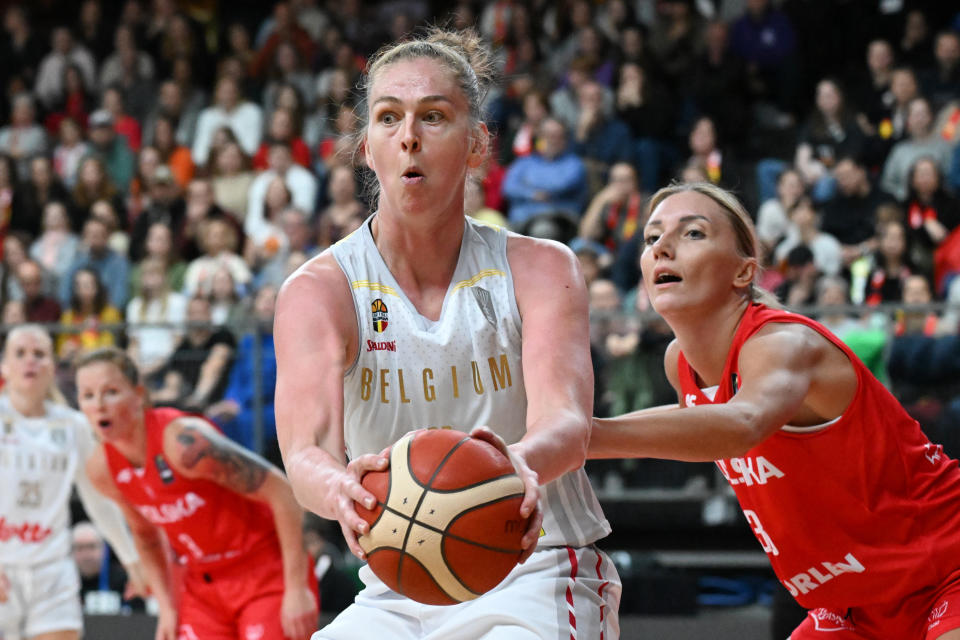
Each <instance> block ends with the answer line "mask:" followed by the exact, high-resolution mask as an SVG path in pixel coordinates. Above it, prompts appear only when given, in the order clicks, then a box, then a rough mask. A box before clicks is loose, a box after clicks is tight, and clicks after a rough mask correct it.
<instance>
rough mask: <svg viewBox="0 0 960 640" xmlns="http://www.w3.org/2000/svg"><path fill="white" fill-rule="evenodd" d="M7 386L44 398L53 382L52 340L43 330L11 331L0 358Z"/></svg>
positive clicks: (27, 394)
mask: <svg viewBox="0 0 960 640" xmlns="http://www.w3.org/2000/svg"><path fill="white" fill-rule="evenodd" d="M0 373H2V374H3V379H4V381H5V383H6V385H7V387H8V388H9V389H10V390H11V391H13V392H14V393H17V394H22V395H25V396H28V397H31V398H35V399H37V398H42V397H43V396H44V395H45V394H46V392H47V389H49V388H50V385H51V384H53V373H54V362H53V343H52V342H51V341H50V336H48V335H47V334H46V333H44V332H43V331H40V330H34V329H20V330H16V331H13V332H11V334H10V337H9V338H8V339H7V344H6V347H5V348H4V350H3V360H2V361H0Z"/></svg>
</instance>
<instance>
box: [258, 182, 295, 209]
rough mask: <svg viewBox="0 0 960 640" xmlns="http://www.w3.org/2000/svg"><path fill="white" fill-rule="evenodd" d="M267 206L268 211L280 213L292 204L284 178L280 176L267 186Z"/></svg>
mask: <svg viewBox="0 0 960 640" xmlns="http://www.w3.org/2000/svg"><path fill="white" fill-rule="evenodd" d="M264 200H265V204H266V205H267V210H268V211H271V212H272V211H278V210H280V209H283V208H285V207H286V206H287V205H289V204H290V192H289V191H287V187H286V185H284V184H283V178H280V177H279V176H278V177H276V178H274V179H273V180H271V181H270V184H269V185H267V194H266V197H265V199H264Z"/></svg>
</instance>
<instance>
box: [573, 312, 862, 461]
mask: <svg viewBox="0 0 960 640" xmlns="http://www.w3.org/2000/svg"><path fill="white" fill-rule="evenodd" d="M675 349H676V347H675V345H671V350H673V351H674V353H673V364H672V372H671V364H670V356H671V350H668V354H667V371H668V372H670V376H669V377H672V381H673V382H674V386H675V387H677V386H678V385H677V384H676V382H675V381H676V353H675ZM739 364H740V378H741V380H742V386H741V388H740V390H739V391H738V392H737V394H736V395H735V396H734V397H733V398H732V399H731V400H730V401H729V402H726V403H723V404H711V405H704V406H686V407H680V408H677V407H657V408H653V409H646V410H643V411H638V412H634V413H631V414H628V415H625V416H620V417H617V418H610V419H606V420H602V419H597V420H594V427H593V436H592V439H593V441H592V442H591V445H590V457H592V458H613V457H620V458H665V459H668V460H684V461H688V462H706V461H712V460H718V459H722V458H731V457H736V456H741V455H743V454H744V453H746V452H747V451H749V450H750V449H751V448H753V447H754V446H756V445H757V444H759V443H760V442H762V441H763V440H765V439H766V438H767V437H769V436H771V435H772V434H773V433H775V432H776V431H777V430H778V429H780V428H781V427H782V426H783V425H785V424H789V423H791V422H793V421H794V420H795V419H796V418H798V417H801V420H800V421H801V422H806V421H809V420H814V421H817V422H826V421H829V420H831V419H833V418H835V417H837V416H839V415H840V414H842V413H843V411H844V409H846V407H847V405H848V404H849V403H850V401H851V400H852V399H853V396H854V394H855V393H856V389H857V376H856V372H855V371H854V369H853V366H852V365H851V363H850V361H849V360H848V359H847V357H846V355H844V354H843V352H842V351H840V350H839V349H838V348H836V347H834V346H833V345H832V344H830V343H829V342H828V341H827V340H826V339H825V338H823V337H822V336H820V335H819V334H818V333H816V332H815V331H814V330H812V329H809V328H807V327H804V326H802V325H796V324H793V325H791V324H772V325H768V326H766V327H764V328H763V329H761V330H760V331H759V332H758V333H757V334H756V335H755V336H753V337H752V338H750V339H749V340H747V342H746V344H744V346H743V348H742V349H741V351H740V363H739Z"/></svg>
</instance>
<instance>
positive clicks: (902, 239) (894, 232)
mask: <svg viewBox="0 0 960 640" xmlns="http://www.w3.org/2000/svg"><path fill="white" fill-rule="evenodd" d="M906 248H907V238H906V234H905V233H904V231H903V225H900V224H897V223H894V222H891V223H890V224H888V225H887V226H886V227H885V228H884V230H883V234H882V235H881V236H880V252H881V253H882V254H883V256H884V257H885V258H888V259H899V258H902V257H903V252H904V251H905V250H906Z"/></svg>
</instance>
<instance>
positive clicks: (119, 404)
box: [77, 348, 318, 640]
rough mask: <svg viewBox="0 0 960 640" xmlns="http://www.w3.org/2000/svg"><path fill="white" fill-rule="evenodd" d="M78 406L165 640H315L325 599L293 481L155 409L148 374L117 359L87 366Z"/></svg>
mask: <svg viewBox="0 0 960 640" xmlns="http://www.w3.org/2000/svg"><path fill="white" fill-rule="evenodd" d="M77 397H78V401H79V405H80V410H81V411H83V413H84V414H85V415H86V417H87V420H89V421H90V424H91V425H93V428H94V429H95V430H96V432H97V434H98V435H99V437H100V440H101V441H102V442H103V444H102V445H101V446H100V447H99V448H98V449H97V451H96V452H95V453H94V454H93V455H91V456H90V458H89V460H88V462H87V472H88V474H89V475H90V479H91V481H92V482H93V484H94V486H95V487H97V488H98V489H99V490H100V491H101V492H102V493H104V494H105V495H106V496H108V497H109V498H112V499H113V500H115V501H116V502H117V503H118V504H119V505H120V507H121V509H122V510H123V512H124V515H125V516H126V518H127V522H128V523H129V525H130V528H131V530H132V532H133V535H134V540H135V541H136V543H137V549H138V550H139V552H140V557H141V562H142V565H143V571H144V574H145V577H146V579H147V582H148V584H149V586H150V589H151V591H152V593H153V595H154V597H156V599H157V602H158V604H159V607H160V611H159V619H158V623H157V634H156V638H157V640H194V639H200V638H202V639H203V640H246V639H248V638H278V639H279V638H284V637H286V638H291V639H300V638H305V637H307V636H309V634H310V632H311V631H312V630H313V628H314V626H315V625H316V620H317V611H318V610H317V602H316V596H315V594H316V590H315V588H314V587H315V585H313V584H311V580H312V574H311V571H310V567H309V560H308V557H307V554H306V552H305V551H304V548H303V540H302V538H301V523H302V517H303V513H302V511H301V509H300V507H299V505H297V503H296V500H295V499H294V497H293V492H292V491H291V490H290V485H289V484H288V483H287V481H286V479H285V478H284V476H283V474H282V473H281V472H280V471H279V470H278V469H276V468H275V467H273V466H271V465H270V464H269V463H267V462H266V461H264V460H262V459H261V458H259V457H257V456H255V455H253V454H252V453H250V452H249V451H246V450H244V449H242V448H240V447H238V446H237V445H235V444H234V443H232V442H231V441H230V440H228V439H227V438H225V437H224V436H223V435H222V434H220V433H219V432H218V431H217V430H216V429H215V428H214V427H213V426H212V425H211V424H210V423H208V422H207V421H205V420H203V419H201V418H197V417H193V416H188V415H186V414H184V413H182V412H180V411H177V410H175V409H149V408H146V406H145V398H144V388H143V386H142V385H141V384H140V383H139V380H138V375H137V369H136V365H135V364H134V363H133V361H132V360H130V358H129V357H128V356H127V355H126V354H124V353H123V352H122V351H119V350H117V349H113V348H110V349H101V350H98V351H94V352H91V353H90V354H88V355H86V356H84V357H83V358H82V359H81V360H80V362H79V363H78V364H77ZM161 530H162V531H163V532H164V533H165V534H166V539H167V541H168V542H169V545H170V547H171V548H172V550H173V552H174V553H175V555H176V565H178V566H177V567H172V566H171V564H170V562H168V558H167V554H166V552H165V545H164V543H163V536H162V535H161ZM171 570H174V573H176V574H178V575H179V577H180V578H181V579H180V580H178V582H177V588H176V589H175V588H173V587H172V585H171V579H170V572H171Z"/></svg>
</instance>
